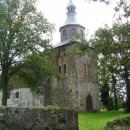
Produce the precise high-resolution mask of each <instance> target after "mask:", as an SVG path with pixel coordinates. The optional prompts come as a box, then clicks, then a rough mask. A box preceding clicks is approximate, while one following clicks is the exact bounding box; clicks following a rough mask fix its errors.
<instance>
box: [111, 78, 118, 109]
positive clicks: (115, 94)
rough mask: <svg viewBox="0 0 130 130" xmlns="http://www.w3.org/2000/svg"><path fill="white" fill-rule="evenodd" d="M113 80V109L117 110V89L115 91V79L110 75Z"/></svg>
mask: <svg viewBox="0 0 130 130" xmlns="http://www.w3.org/2000/svg"><path fill="white" fill-rule="evenodd" d="M112 80H113V91H114V106H115V110H118V104H117V91H116V79H115V77H114V76H112Z"/></svg>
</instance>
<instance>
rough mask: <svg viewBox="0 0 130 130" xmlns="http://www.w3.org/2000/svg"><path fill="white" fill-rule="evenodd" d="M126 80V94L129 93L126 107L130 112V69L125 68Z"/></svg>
mask: <svg viewBox="0 0 130 130" xmlns="http://www.w3.org/2000/svg"><path fill="white" fill-rule="evenodd" d="M125 82H126V90H127V92H126V95H127V104H126V109H127V111H128V112H130V79H129V73H128V70H127V69H125Z"/></svg>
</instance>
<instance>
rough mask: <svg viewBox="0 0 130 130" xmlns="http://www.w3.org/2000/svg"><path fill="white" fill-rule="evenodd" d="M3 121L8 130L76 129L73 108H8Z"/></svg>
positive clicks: (76, 124) (76, 121)
mask: <svg viewBox="0 0 130 130" xmlns="http://www.w3.org/2000/svg"><path fill="white" fill-rule="evenodd" d="M4 122H5V124H6V125H7V126H8V128H9V130H78V113H77V112H75V111H73V110H43V109H23V108H21V109H20V108H8V109H7V111H6V113H5V116H4Z"/></svg>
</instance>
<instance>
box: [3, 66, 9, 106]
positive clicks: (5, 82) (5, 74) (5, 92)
mask: <svg viewBox="0 0 130 130" xmlns="http://www.w3.org/2000/svg"><path fill="white" fill-rule="evenodd" d="M8 81H9V77H8V69H7V68H6V69H3V68H2V74H1V85H2V89H3V97H2V105H3V106H7V98H8Z"/></svg>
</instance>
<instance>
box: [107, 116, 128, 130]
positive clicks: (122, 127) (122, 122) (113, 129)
mask: <svg viewBox="0 0 130 130" xmlns="http://www.w3.org/2000/svg"><path fill="white" fill-rule="evenodd" d="M105 130H130V116H128V117H122V118H118V119H115V120H113V121H112V122H107V124H106V127H105Z"/></svg>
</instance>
